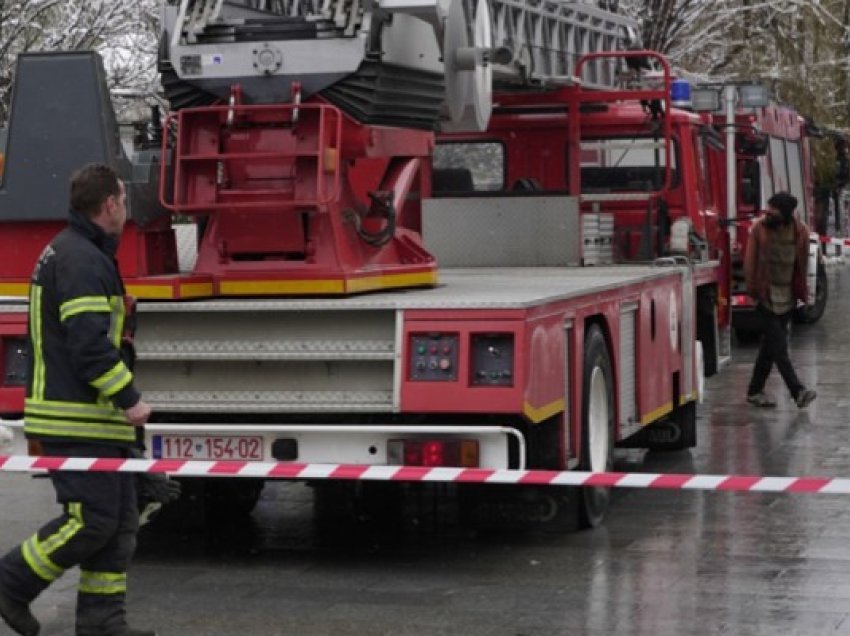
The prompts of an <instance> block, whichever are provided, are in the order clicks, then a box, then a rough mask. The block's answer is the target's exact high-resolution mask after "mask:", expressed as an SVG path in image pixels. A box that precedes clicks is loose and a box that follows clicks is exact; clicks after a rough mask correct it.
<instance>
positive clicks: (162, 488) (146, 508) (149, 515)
mask: <svg viewBox="0 0 850 636" xmlns="http://www.w3.org/2000/svg"><path fill="white" fill-rule="evenodd" d="M131 455H132V457H133V458H135V459H144V455H143V454H142V452H141V451H138V450H133V451H132V453H131ZM136 489H137V497H138V503H139V525H141V526H143V525H145V524H146V523H148V522H150V521H151V520H152V519H153V517H154V516H156V514H157V513H158V512H159V511H160V509H161V508H162V507H163V506H164V505H166V504H170V503H172V502H174V501H177V500H178V499H179V498H180V494H181V492H182V488H181V486H180V482H179V481H175V480H174V479H169V478H168V475H166V474H165V473H137V475H136Z"/></svg>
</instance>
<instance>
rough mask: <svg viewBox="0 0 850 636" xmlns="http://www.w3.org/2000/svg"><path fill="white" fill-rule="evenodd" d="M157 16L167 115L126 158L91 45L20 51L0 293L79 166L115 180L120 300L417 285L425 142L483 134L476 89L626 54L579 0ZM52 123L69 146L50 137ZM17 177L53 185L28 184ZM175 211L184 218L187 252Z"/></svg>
mask: <svg viewBox="0 0 850 636" xmlns="http://www.w3.org/2000/svg"><path fill="white" fill-rule="evenodd" d="M160 24H161V36H160V44H159V70H160V74H161V80H162V85H163V89H164V95H165V98H166V100H167V102H168V112H167V114H166V116H165V117H164V118H160V116H159V115H158V114H157V115H155V116H154V117H153V118H152V119H153V121H152V123H151V125H150V126H149V130H148V134H147V136H146V137H145V138H144V139H142V143H139V144H137V145H136V146H135V147H134V148H133V151H132V152H133V153H134V155H133V156H130V153H129V152H127V151H126V150H125V149H124V148H122V147H121V145H120V144H118V142H117V141H116V137H117V135H116V134H115V130H117V128H114V116H113V115H112V107H111V104H110V103H109V94H108V91H107V89H106V88H105V82H104V81H103V69H102V66H101V64H100V61H99V60H94V58H95V57H96V56H94V55H92V54H82V53H80V54H74V53H68V54H61V55H59V54H48V55H42V56H38V55H29V54H27V55H23V56H21V58H20V60H19V70H18V78H19V81H18V82H17V86H16V96H15V99H14V102H13V105H12V114H11V126H10V130H11V135H10V139H9V143H8V147H7V158H8V161H7V169H6V175H5V179H4V183H3V184H2V187H0V222H3V223H4V226H5V231H4V233H3V235H2V236H0V248H2V249H3V250H4V252H5V253H9V254H13V255H14V256H15V257H14V258H13V261H14V263H18V264H19V266H15V267H10V268H7V269H6V270H5V271H4V272H3V273H2V275H0V293H3V294H6V295H13V296H25V295H26V290H27V285H28V279H29V274H30V271H31V267H32V263H33V262H34V260H35V259H36V258H37V256H38V249H40V248H37V247H36V246H37V245H43V244H44V243H46V242H47V241H48V240H49V239H50V237H51V236H53V235H54V234H55V233H56V231H58V229H59V228H60V227H62V226H63V225H64V222H65V209H64V206H63V205H61V204H57V203H56V202H54V199H60V198H61V199H62V200H65V196H66V194H65V189H66V180H65V179H66V176H67V174H69V173H70V171H71V170H73V167H74V166H73V165H72V163H73V164H75V165H78V164H79V163H80V162H81V161H85V160H99V161H106V162H108V163H111V164H113V165H115V167H116V168H118V170H119V172H120V173H121V174H122V175H124V176H125V178H126V181H127V182H128V186H129V187H128V190H129V200H130V216H131V220H132V221H133V223H131V224H130V226H129V228H128V231H127V232H126V233H125V237H124V240H123V242H122V252H121V253H120V257H119V260H120V262H121V267H122V271H123V273H124V276H125V278H126V279H127V280H128V281H129V284H130V288H131V290H133V292H134V293H135V295H137V296H138V297H141V298H152V299H189V298H202V297H219V296H241V297H257V296H261V297H271V296H293V295H294V296H305V295H306V296H328V295H331V296H333V295H348V294H352V293H358V292H365V291H373V290H379V289H387V288H406V287H422V286H433V285H435V284H437V282H438V275H437V262H436V259H435V258H434V257H433V256H432V254H431V253H429V251H428V249H427V248H426V246H425V245H424V244H423V241H422V236H421V230H422V227H421V200H422V198H423V193H425V195H424V196H427V193H428V192H430V187H431V171H430V157H431V154H432V151H433V148H434V144H435V133H436V132H439V131H451V132H457V131H481V130H485V129H486V128H487V124H488V122H489V119H490V115H491V112H492V108H493V99H494V98H493V94H494V93H493V91H494V89H495V90H507V91H518V92H529V91H531V92H535V91H537V92H544V91H547V90H551V89H553V88H557V87H559V86H565V85H577V84H580V85H582V86H583V87H611V86H614V85H615V84H616V82H617V81H618V74H619V71H620V68H619V67H620V65H621V64H622V60H619V59H615V58H612V57H604V56H599V57H594V58H591V59H589V60H587V61H586V63H583V64H582V69H583V70H582V71H581V73H580V76H577V75H576V73H575V69H576V65H577V63H578V60H579V59H580V58H581V57H582V56H584V55H586V54H589V53H606V52H611V51H618V50H623V49H624V48H626V46H627V45H628V43H629V41H630V38H631V37H632V28H633V26H634V25H633V23H632V22H631V21H630V20H629V19H627V18H626V17H624V16H621V15H618V14H617V13H614V12H610V11H606V10H604V9H601V8H599V7H598V6H597V3H589V2H555V1H552V0H376V1H373V0H286V1H283V0H281V1H277V0H180V1H179V2H176V1H172V0H165V1H164V2H163V6H162V15H161V23H160ZM86 56H88V57H86ZM92 60H94V61H92ZM62 64H66V65H67V66H66V67H61V68H60V66H58V65H62ZM28 78H32V79H28ZM44 83H48V84H52V85H57V86H58V85H59V84H62V85H64V84H66V83H67V88H66V90H65V94H67V95H68V96H69V98H68V99H67V100H63V101H62V102H61V104H58V105H57V104H54V105H52V106H51V105H49V104H47V103H46V102H45V101H44V100H43V98H42V97H41V93H40V92H39V90H40V89H39V88H38V86H40V85H43V84H44ZM74 96H76V97H74ZM59 107H61V108H62V109H64V111H63V112H62V113H59V112H57V111H56V109H57V108H59ZM75 108H76V109H78V110H79V112H77V111H74V112H72V110H73V109H75ZM16 120H17V123H16ZM67 121H74V122H76V123H75V135H76V136H77V137H79V140H78V141H76V142H75V143H74V145H76V146H77V152H75V153H74V156H73V157H70V156H67V153H56V152H55V151H54V148H55V142H53V141H50V140H51V139H62V138H65V137H67V135H68V131H67V130H66V129H65V126H66V122H67ZM86 121H87V122H89V125H90V126H91V128H90V129H84V128H83V127H82V122H86ZM50 127H55V128H56V131H55V135H54V134H53V133H50V132H49V131H48V130H47V129H48V128H50ZM35 130H40V131H41V133H40V134H38V135H36V134H35V133H34V132H33V131H35ZM84 130H87V132H84ZM91 144H94V146H93V147H92V148H90V149H89V147H88V146H89V145H91ZM34 171H37V172H39V173H41V174H50V175H54V176H55V177H56V178H55V179H54V180H53V181H51V182H50V183H48V184H46V185H43V186H42V187H39V188H33V187H31V186H32V184H31V178H32V174H33V173H34ZM63 175H64V176H63ZM34 193H35V194H34ZM34 196H36V198H38V200H37V201H34V200H33V197H34ZM175 220H177V221H181V222H183V225H182V228H183V229H185V227H186V223H185V221H190V222H191V225H192V228H193V231H192V233H191V234H192V236H193V237H194V241H195V245H194V246H193V247H192V250H191V251H192V252H193V255H192V257H191V258H190V259H188V260H187V259H185V258H181V252H180V250H179V245H178V241H176V240H175V232H174V227H173V225H175V223H174V221H175ZM183 234H185V232H184V233H183Z"/></svg>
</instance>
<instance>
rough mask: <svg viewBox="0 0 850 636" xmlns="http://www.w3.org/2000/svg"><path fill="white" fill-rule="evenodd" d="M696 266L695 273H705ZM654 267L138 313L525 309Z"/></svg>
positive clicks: (502, 276) (513, 273)
mask: <svg viewBox="0 0 850 636" xmlns="http://www.w3.org/2000/svg"><path fill="white" fill-rule="evenodd" d="M712 266H713V264H712V263H700V264H697V265H696V268H697V269H706V268H708V269H710V268H711V267H712ZM669 273H670V270H669V269H668V268H664V267H658V266H653V265H628V266H623V265H618V266H603V267H585V268H576V267H572V268H559V267H545V268H539V267H535V268H530V267H528V268H523V267H506V268H492V267H486V268H462V269H461V268H458V269H447V270H445V269H444V270H441V271H440V283H439V285H437V286H436V287H433V288H416V289H408V290H398V289H393V290H391V291H385V292H374V293H371V294H368V295H362V296H352V297H347V298H336V297H334V298H322V299H316V298H303V299H300V298H289V299H227V300H200V301H184V302H175V301H167V302H144V303H142V305H141V306H140V311H143V312H148V311H158V310H167V311H169V312H179V311H183V312H192V311H199V312H216V311H228V310H233V309H238V310H242V311H244V310H245V309H252V310H257V311H265V310H267V311H280V310H293V311H298V310H306V311H309V310H316V309H321V310H331V311H332V310H335V309H339V310H352V309H364V310H373V309H393V310H404V309H526V308H530V307H538V306H540V305H545V304H548V303H553V302H559V301H566V300H572V299H576V298H580V297H583V296H588V295H595V294H600V293H604V292H607V291H611V290H614V289H619V290H621V289H622V288H623V287H625V286H629V285H632V284H638V283H644V282H647V281H651V280H655V279H658V278H662V277H664V276H667V275H669Z"/></svg>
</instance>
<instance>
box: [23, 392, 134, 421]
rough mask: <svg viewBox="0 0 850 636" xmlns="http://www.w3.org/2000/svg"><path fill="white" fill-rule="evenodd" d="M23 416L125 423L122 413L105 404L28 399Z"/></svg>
mask: <svg viewBox="0 0 850 636" xmlns="http://www.w3.org/2000/svg"><path fill="white" fill-rule="evenodd" d="M24 414H31V415H43V416H44V417H54V416H59V417H60V418H62V419H65V418H87V419H90V420H103V421H106V422H116V423H119V424H121V423H123V424H126V423H127V418H126V417H125V416H124V412H123V411H122V410H120V409H117V408H115V407H114V406H112V404H111V403H109V402H105V403H104V404H103V405H98V404H86V403H81V402H59V401H57V400H35V399H32V398H28V399H27V400H26V401H25V402H24Z"/></svg>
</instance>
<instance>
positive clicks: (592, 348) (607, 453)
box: [578, 325, 615, 528]
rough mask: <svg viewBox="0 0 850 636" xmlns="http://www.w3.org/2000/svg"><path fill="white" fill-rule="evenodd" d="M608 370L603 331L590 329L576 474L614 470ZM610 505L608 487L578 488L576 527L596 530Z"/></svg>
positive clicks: (611, 377) (586, 341)
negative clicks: (578, 460)
mask: <svg viewBox="0 0 850 636" xmlns="http://www.w3.org/2000/svg"><path fill="white" fill-rule="evenodd" d="M611 369H612V367H611V357H610V355H609V354H608V345H607V344H606V343H605V336H604V334H603V333H602V329H601V328H600V327H599V325H591V326H590V328H589V329H588V330H587V334H586V335H585V337H584V372H583V382H582V398H583V399H582V411H581V413H582V418H581V431H582V435H581V462H580V464H579V470H587V471H594V472H605V471H611V470H612V469H613V467H614V435H615V434H614V381H613V380H614V374H613V372H612V370H611ZM610 501H611V489H610V488H608V487H602V486H592V487H583V488H581V496H580V498H579V506H578V514H579V518H578V522H579V527H581V528H595V527H596V526H598V525H599V524H601V523H602V521H603V520H604V518H605V514H606V513H607V512H608V506H609V504H610Z"/></svg>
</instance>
